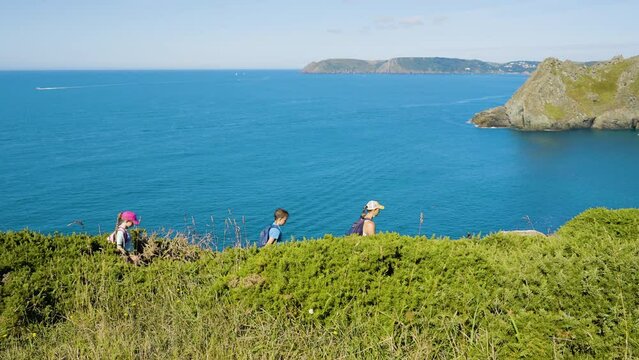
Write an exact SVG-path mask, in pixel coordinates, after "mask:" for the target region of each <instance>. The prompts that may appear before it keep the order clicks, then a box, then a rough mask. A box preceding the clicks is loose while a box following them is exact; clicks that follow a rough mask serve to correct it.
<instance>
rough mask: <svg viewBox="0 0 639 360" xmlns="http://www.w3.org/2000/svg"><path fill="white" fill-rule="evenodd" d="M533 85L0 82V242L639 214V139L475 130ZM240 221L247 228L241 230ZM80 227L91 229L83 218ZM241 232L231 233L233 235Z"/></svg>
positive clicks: (279, 79) (125, 75)
mask: <svg viewBox="0 0 639 360" xmlns="http://www.w3.org/2000/svg"><path fill="white" fill-rule="evenodd" d="M525 80H526V77H524V76H496V75H482V76H476V75H475V76H472V75H419V76H417V75H416V76H396V75H395V76H393V75H390V76H385V75H303V74H300V73H299V72H297V71H238V72H235V71H96V72H91V71H73V72H0V126H2V132H0V189H1V190H0V203H1V204H2V206H0V222H1V224H0V230H8V229H21V228H25V227H29V228H31V229H34V230H39V231H43V232H53V231H61V232H71V231H87V232H90V233H98V232H100V231H101V232H106V231H110V230H111V229H112V228H113V223H114V221H115V216H116V214H117V212H118V211H120V210H123V209H131V210H134V211H136V212H138V213H139V214H140V215H141V217H142V225H143V226H144V227H145V228H147V229H149V230H159V229H162V228H173V229H177V230H184V229H185V228H186V226H189V225H190V226H193V223H195V227H196V228H197V229H198V230H199V231H202V232H204V231H213V230H215V232H216V233H217V235H218V237H220V238H221V239H223V238H224V235H223V232H224V228H225V225H224V219H225V218H227V217H229V211H230V212H231V213H232V215H231V216H232V217H233V218H235V219H236V221H237V222H238V223H239V224H240V225H241V226H242V227H243V231H244V232H245V234H247V235H248V238H249V239H254V238H256V237H257V233H259V230H260V229H261V228H262V227H264V226H265V225H267V224H268V223H269V222H270V221H271V220H272V212H273V210H274V209H275V208H276V207H284V208H286V209H287V210H289V212H290V213H291V218H290V221H289V223H288V224H287V225H286V227H284V228H283V229H284V233H285V236H286V237H290V236H295V237H296V238H298V239H299V238H303V237H318V236H321V235H323V234H325V233H332V234H335V235H341V234H343V233H344V231H346V230H347V228H348V227H349V226H350V224H351V223H352V222H353V221H355V219H356V218H357V217H358V214H359V213H360V211H361V209H362V207H363V206H364V204H365V203H366V202H367V201H368V200H370V199H376V200H379V201H380V202H381V203H382V204H384V205H386V210H384V211H383V212H382V214H381V215H380V216H379V218H378V220H377V226H378V228H379V229H380V230H382V231H397V232H400V233H403V234H411V235H412V234H417V233H418V232H419V231H420V229H419V225H420V224H419V222H420V221H419V219H420V213H421V212H423V214H424V217H425V218H424V224H423V225H422V228H421V233H422V234H428V235H431V234H433V233H434V234H438V235H449V236H452V237H460V236H464V235H465V234H466V233H468V232H471V233H479V232H481V233H488V232H491V231H497V230H500V229H522V228H530V227H531V226H532V227H534V228H535V229H537V230H541V231H544V232H547V231H552V230H555V229H556V228H557V227H558V226H561V225H562V224H563V223H564V222H565V221H566V220H568V219H570V218H572V217H573V216H575V215H577V214H578V213H580V212H581V211H583V210H585V209H587V208H590V207H595V206H605V207H610V208H622V207H639V195H638V194H637V179H639V166H637V159H638V158H639V136H637V133H635V132H632V131H619V132H597V131H573V132H560V133H559V132H558V133H551V132H545V133H522V132H516V131H509V130H503V129H502V130H497V129H476V128H474V127H473V126H472V125H469V124H468V123H467V121H468V120H469V119H470V118H471V117H472V115H473V114H474V113H475V112H478V111H481V110H483V109H486V108H489V107H493V106H497V105H501V104H503V103H504V102H505V101H506V100H507V99H508V98H509V97H510V96H511V95H512V94H513V93H514V91H516V89H517V88H518V87H519V86H520V85H521V84H523V83H524V81H525ZM243 217H244V223H243V221H242V218H243ZM76 219H80V220H82V221H83V224H84V228H81V227H80V226H79V225H76V224H73V225H70V226H67V224H69V223H71V222H72V221H74V220H76ZM227 237H228V238H232V237H234V236H233V235H231V234H230V233H229V234H227Z"/></svg>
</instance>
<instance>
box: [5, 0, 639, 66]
mask: <svg viewBox="0 0 639 360" xmlns="http://www.w3.org/2000/svg"><path fill="white" fill-rule="evenodd" d="M637 14H639V1H637V0H597V1H592V0H552V1H548V0H538V1H532V0H508V1H507V0H492V1H489V0H447V1H431V0H422V1H417V0H321V1H320V0H309V1H304V0H229V1H222V0H208V1H205V0H0V69H2V70H29V69H300V68H302V67H304V66H305V65H306V64H308V63H310V62H312V61H318V60H322V59H327V58H356V59H366V60H382V59H389V58H393V57H406V56H417V57H429V56H439V57H455V58H464V59H479V60H484V61H492V62H507V61H511V60H543V59H544V58H546V57H556V58H559V59H562V60H563V59H569V60H574V61H591V60H605V59H609V58H611V57H613V56H616V55H623V56H625V57H631V56H635V55H639V21H637V19H636V16H637Z"/></svg>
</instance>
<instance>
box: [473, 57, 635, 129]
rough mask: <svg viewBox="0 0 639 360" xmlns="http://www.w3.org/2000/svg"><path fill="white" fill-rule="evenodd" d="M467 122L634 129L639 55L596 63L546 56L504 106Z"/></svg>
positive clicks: (557, 127) (483, 125)
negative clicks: (561, 59)
mask: <svg viewBox="0 0 639 360" xmlns="http://www.w3.org/2000/svg"><path fill="white" fill-rule="evenodd" d="M471 122H472V123H473V124H475V125H476V126H478V127H508V128H514V129H518V130H531V131H535V130H569V129H586V128H592V129H636V130H638V129H639V56H635V57H631V58H628V59H624V58H623V57H620V56H619V57H615V58H613V59H611V60H609V61H605V62H599V63H596V64H594V65H588V64H580V63H575V62H571V61H560V60H557V59H554V58H549V59H546V60H544V61H543V62H542V63H541V64H540V65H539V67H538V68H537V70H536V71H535V72H534V73H533V74H532V75H531V76H530V78H529V79H528V80H527V81H526V82H525V83H524V85H522V87H521V88H519V90H517V92H516V93H515V94H514V95H513V97H512V98H511V99H510V100H508V102H507V103H506V104H505V105H504V106H499V107H496V108H492V109H488V110H485V111H482V112H480V113H477V114H475V116H474V117H473V118H472V120H471Z"/></svg>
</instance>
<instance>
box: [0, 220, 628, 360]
mask: <svg viewBox="0 0 639 360" xmlns="http://www.w3.org/2000/svg"><path fill="white" fill-rule="evenodd" d="M138 237H139V238H140V239H145V240H146V241H145V243H146V244H147V245H146V246H145V247H144V248H143V256H142V257H143V259H144V261H143V264H144V265H142V266H134V265H132V264H128V263H126V262H124V261H122V259H120V258H119V256H118V255H117V254H116V253H115V250H114V248H113V246H112V245H111V244H107V243H106V242H105V241H104V239H102V238H98V237H91V236H88V235H83V234H79V235H71V236H62V235H58V234H54V235H42V234H38V233H34V232H30V231H26V230H25V231H20V232H7V233H2V234H0V239H1V240H0V248H1V249H2V251H1V253H0V276H1V279H2V283H1V287H0V294H1V296H2V301H1V302H0V314H1V315H0V316H1V317H0V336H1V339H2V345H1V346H0V356H2V357H9V358H25V359H26V358H33V357H37V358H42V357H46V358H59V357H64V358H71V357H73V358H84V357H94V358H95V357H98V358H102V357H108V358H112V357H114V358H148V357H152V358H166V357H172V358H184V357H186V358H193V357H196V358H199V357H212V358H226V357H240V358H264V357H266V358H326V357H328V358H341V357H348V358H380V357H382V358H419V359H422V358H456V357H463V358H514V357H523V358H535V359H536V358H553V357H554V358H565V357H567V358H573V357H583V358H632V357H634V356H636V355H635V354H636V353H637V347H638V346H639V306H638V305H639V300H638V299H639V297H638V296H637V295H639V281H638V280H639V279H637V276H638V275H637V273H638V271H637V270H639V269H638V267H639V261H638V260H639V249H638V248H637V246H636V244H637V241H638V240H639V210H637V209H625V210H607V209H591V210H588V211H586V212H584V213H582V214H581V215H579V216H577V217H576V218H574V219H573V220H571V221H570V222H568V223H567V224H565V225H564V226H563V227H562V228H560V229H559V230H558V231H557V233H556V234H554V235H551V236H548V237H544V236H537V237H525V236H520V235H515V234H504V233H497V234H491V235H489V236H487V237H484V238H481V239H480V238H472V239H459V240H451V239H447V238H426V237H407V236H401V235H399V234H395V233H387V234H380V235H377V236H373V237H357V236H350V237H341V238H337V237H332V236H326V237H325V238H323V239H316V240H307V241H300V242H292V243H286V244H279V245H276V246H272V247H267V248H264V249H257V248H254V247H253V248H245V249H238V248H233V249H226V250H225V251H223V252H214V251H210V250H203V249H201V248H199V247H195V246H193V245H189V243H188V242H187V241H186V239H185V238H184V237H181V236H174V237H171V238H170V239H168V238H157V237H145V236H143V235H139V236H138ZM141 243H142V242H141Z"/></svg>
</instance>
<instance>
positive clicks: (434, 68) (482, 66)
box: [302, 57, 539, 74]
mask: <svg viewBox="0 0 639 360" xmlns="http://www.w3.org/2000/svg"><path fill="white" fill-rule="evenodd" d="M538 64H539V62H537V61H511V62H508V63H505V64H496V63H489V62H485V61H481V60H466V59H455V58H442V57H403V58H393V59H390V60H376V61H366V60H358V59H327V60H321V61H318V62H313V63H310V64H308V65H307V66H305V67H304V69H303V70H302V71H303V72H306V73H329V74H330V73H391V74H395V73H396V74H406V73H412V74H430V73H440V74H447V73H474V74H493V73H529V72H531V71H533V70H535V69H536V67H537V65H538Z"/></svg>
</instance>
